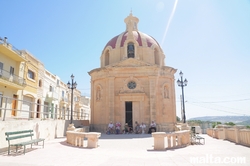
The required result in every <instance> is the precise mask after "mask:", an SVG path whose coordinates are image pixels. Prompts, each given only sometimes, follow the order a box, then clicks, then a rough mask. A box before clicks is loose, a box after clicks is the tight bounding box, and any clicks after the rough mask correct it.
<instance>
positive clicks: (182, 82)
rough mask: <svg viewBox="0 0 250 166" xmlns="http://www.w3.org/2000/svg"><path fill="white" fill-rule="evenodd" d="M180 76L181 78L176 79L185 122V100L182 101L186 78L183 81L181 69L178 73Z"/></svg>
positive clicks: (184, 121)
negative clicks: (180, 94) (180, 92)
mask: <svg viewBox="0 0 250 166" xmlns="http://www.w3.org/2000/svg"><path fill="white" fill-rule="evenodd" d="M179 74H180V76H181V80H179V79H178V80H177V84H178V86H180V87H181V90H182V109H183V123H186V115H185V102H184V86H187V83H188V81H187V79H185V80H184V81H183V73H182V71H181V72H180V73H179Z"/></svg>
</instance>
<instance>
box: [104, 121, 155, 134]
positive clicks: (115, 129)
mask: <svg viewBox="0 0 250 166" xmlns="http://www.w3.org/2000/svg"><path fill="white" fill-rule="evenodd" d="M145 131H146V125H145V123H143V122H142V123H141V124H139V123H138V122H137V121H136V122H135V127H134V130H133V128H132V127H130V126H129V125H128V123H125V125H124V129H121V123H120V122H116V123H115V124H113V122H112V121H111V122H110V123H109V124H108V129H107V134H129V133H135V134H144V133H145ZM152 132H156V123H155V122H154V121H152V122H151V124H150V127H149V129H148V134H151V133H152Z"/></svg>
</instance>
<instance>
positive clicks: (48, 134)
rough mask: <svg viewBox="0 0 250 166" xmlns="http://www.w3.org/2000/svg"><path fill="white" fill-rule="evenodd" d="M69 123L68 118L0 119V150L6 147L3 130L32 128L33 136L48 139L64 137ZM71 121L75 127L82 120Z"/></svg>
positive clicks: (79, 124)
mask: <svg viewBox="0 0 250 166" xmlns="http://www.w3.org/2000/svg"><path fill="white" fill-rule="evenodd" d="M69 123H70V121H69V120H66V121H65V120H40V119H39V120H38V119H37V120H11V121H0V152H2V151H5V150H6V147H8V142H7V141H6V139H5V138H6V136H5V132H10V131H20V130H34V136H33V138H45V141H48V140H52V139H55V138H58V137H64V136H65V135H66V130H67V127H68V125H69ZM73 123H74V124H75V127H78V126H81V125H82V121H73ZM45 144H46V143H45ZM45 146H46V145H45Z"/></svg>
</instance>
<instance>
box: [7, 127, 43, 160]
mask: <svg viewBox="0 0 250 166" xmlns="http://www.w3.org/2000/svg"><path fill="white" fill-rule="evenodd" d="M5 135H6V141H8V144H9V147H8V155H9V154H10V147H11V146H15V147H16V152H17V148H18V147H19V146H21V147H22V146H24V150H23V154H25V149H26V145H31V148H32V144H34V143H38V142H43V148H44V140H45V139H43V138H39V139H32V136H34V133H33V130H23V131H12V132H5ZM26 137H30V140H25V141H20V142H18V143H16V142H17V141H15V143H12V141H13V140H18V139H21V140H23V138H26Z"/></svg>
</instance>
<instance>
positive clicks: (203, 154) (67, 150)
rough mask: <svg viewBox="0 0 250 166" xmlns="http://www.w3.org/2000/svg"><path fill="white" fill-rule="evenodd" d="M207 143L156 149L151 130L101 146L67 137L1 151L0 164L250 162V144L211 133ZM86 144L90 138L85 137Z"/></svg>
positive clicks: (108, 138) (105, 139)
mask: <svg viewBox="0 0 250 166" xmlns="http://www.w3.org/2000/svg"><path fill="white" fill-rule="evenodd" d="M201 136H202V137H204V138H205V140H206V144H205V145H190V146H188V147H185V148H179V149H171V150H165V151H154V150H153V138H152V136H151V135H150V134H121V135H106V134H103V133H102V136H101V137H100V139H99V142H98V145H99V146H98V148H94V149H89V148H85V147H84V148H79V147H72V146H70V145H68V144H67V143H66V138H57V139H55V140H51V141H45V147H44V149H42V147H41V146H33V149H30V146H27V153H26V154H25V155H23V154H22V151H20V152H18V153H17V154H16V153H15V152H12V153H11V155H9V156H8V154H7V153H2V154H0V166H5V165H6V166H134V165H136V166H172V165H175V166H176V165H181V166H192V165H193V166H200V165H201V166H207V165H213V166H217V165H218V166H223V165H246V166H249V165H250V148H249V147H245V146H241V145H236V144H235V143H232V142H229V141H223V140H217V139H214V138H211V137H209V136H207V135H201ZM84 143H85V146H86V141H84Z"/></svg>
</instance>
